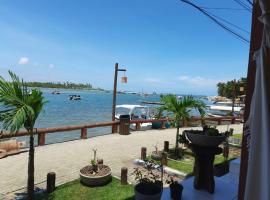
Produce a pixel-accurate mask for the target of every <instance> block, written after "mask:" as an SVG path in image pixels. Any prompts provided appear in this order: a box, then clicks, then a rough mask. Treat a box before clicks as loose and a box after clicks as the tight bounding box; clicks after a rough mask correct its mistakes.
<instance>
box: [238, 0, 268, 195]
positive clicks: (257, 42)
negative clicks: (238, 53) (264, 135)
mask: <svg viewBox="0 0 270 200" xmlns="http://www.w3.org/2000/svg"><path fill="white" fill-rule="evenodd" d="M260 15H261V9H260V7H259V2H258V1H256V2H254V5H253V12H252V25H251V36H250V49H249V64H248V74H247V89H246V98H245V113H244V121H245V122H246V121H247V119H248V117H249V112H250V103H251V98H252V95H253V90H254V85H255V74H256V63H255V61H254V57H253V55H254V52H256V51H257V50H258V49H259V48H260V46H261V40H262V33H263V26H262V23H260V22H259V20H258V17H259V16H260ZM244 133H245V130H244ZM251 134H254V133H251ZM247 169H248V150H247V137H246V135H245V134H243V139H242V151H241V165H240V176H239V187H238V200H244V194H245V186H246V177H247Z"/></svg>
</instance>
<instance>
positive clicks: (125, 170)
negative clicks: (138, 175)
mask: <svg viewBox="0 0 270 200" xmlns="http://www.w3.org/2000/svg"><path fill="white" fill-rule="evenodd" d="M127 174H128V168H126V167H122V168H121V184H122V185H127V184H128V182H127Z"/></svg>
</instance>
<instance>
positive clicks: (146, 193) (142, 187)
mask: <svg viewBox="0 0 270 200" xmlns="http://www.w3.org/2000/svg"><path fill="white" fill-rule="evenodd" d="M134 191H135V199H136V200H160V198H161V195H162V187H160V186H159V185H157V184H153V183H138V184H137V185H136V186H135V187H134Z"/></svg>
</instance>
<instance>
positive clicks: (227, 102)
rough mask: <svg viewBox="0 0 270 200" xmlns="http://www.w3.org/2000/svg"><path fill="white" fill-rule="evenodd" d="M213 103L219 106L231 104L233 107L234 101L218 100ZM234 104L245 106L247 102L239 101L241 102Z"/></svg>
mask: <svg viewBox="0 0 270 200" xmlns="http://www.w3.org/2000/svg"><path fill="white" fill-rule="evenodd" d="M213 104H215V105H217V106H231V107H232V104H233V102H232V101H216V102H214V103H213ZM234 106H235V107H245V104H243V103H239V102H235V103H234Z"/></svg>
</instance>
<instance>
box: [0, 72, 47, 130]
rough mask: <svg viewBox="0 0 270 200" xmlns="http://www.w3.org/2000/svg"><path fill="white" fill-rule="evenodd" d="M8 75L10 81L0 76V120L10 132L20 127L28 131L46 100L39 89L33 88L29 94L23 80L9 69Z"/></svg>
mask: <svg viewBox="0 0 270 200" xmlns="http://www.w3.org/2000/svg"><path fill="white" fill-rule="evenodd" d="M9 75H10V77H11V82H8V81H6V80H5V79H4V78H3V77H0V105H1V106H0V121H1V122H2V124H3V128H4V129H6V130H10V131H11V132H14V131H17V130H19V129H20V128H22V127H24V128H26V129H27V130H28V131H29V130H30V129H32V128H33V127H34V124H35V121H36V119H37V117H38V115H39V113H40V112H41V110H42V108H43V105H44V104H45V103H46V101H45V100H44V97H43V95H42V92H41V91H39V90H33V92H32V93H31V94H30V93H29V92H28V89H27V87H26V86H25V84H24V82H23V80H20V79H19V77H18V76H16V75H15V74H14V73H13V72H11V71H9Z"/></svg>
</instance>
